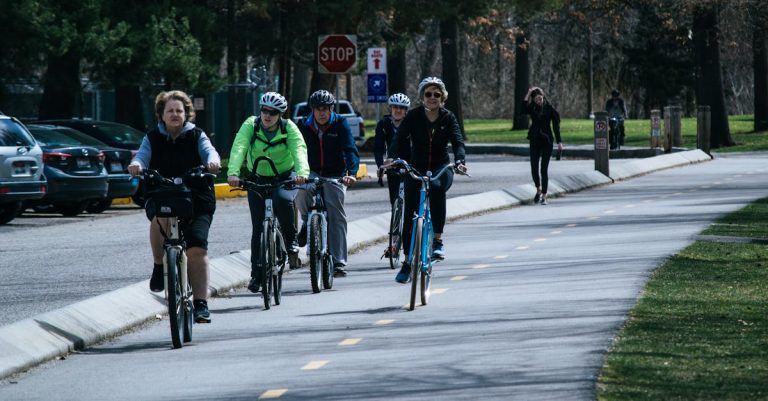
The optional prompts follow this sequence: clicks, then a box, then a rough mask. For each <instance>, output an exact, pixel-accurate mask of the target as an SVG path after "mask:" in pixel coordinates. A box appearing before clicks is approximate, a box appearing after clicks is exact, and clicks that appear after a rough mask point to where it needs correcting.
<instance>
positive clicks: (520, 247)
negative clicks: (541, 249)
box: [515, 245, 530, 251]
mask: <svg viewBox="0 0 768 401" xmlns="http://www.w3.org/2000/svg"><path fill="white" fill-rule="evenodd" d="M528 248H530V247H529V246H528V245H522V246H518V247H517V248H515V249H517V250H518V251H524V250H526V249H528Z"/></svg>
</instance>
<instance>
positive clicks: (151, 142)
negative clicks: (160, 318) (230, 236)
mask: <svg viewBox="0 0 768 401" xmlns="http://www.w3.org/2000/svg"><path fill="white" fill-rule="evenodd" d="M155 113H156V114H157V118H158V120H159V121H158V123H157V127H155V128H154V129H153V130H151V131H149V132H148V133H147V135H146V136H145V137H144V140H143V141H142V143H141V147H140V148H139V150H138V152H137V153H136V156H134V158H133V160H132V161H131V164H130V165H129V166H128V172H129V173H131V175H133V176H136V175H139V174H141V172H142V170H143V169H144V168H151V169H153V170H157V171H158V172H159V173H160V174H161V175H162V176H164V177H183V176H184V174H185V173H186V172H187V171H189V170H190V169H192V168H194V167H197V166H200V165H204V166H206V168H207V170H208V172H210V173H214V174H215V173H218V172H219V168H220V167H221V159H220V157H219V154H218V152H216V149H215V148H214V147H213V145H212V144H211V141H210V139H208V137H207V136H206V135H205V132H203V130H202V129H200V128H198V127H197V126H195V124H194V123H192V121H194V119H195V110H194V108H193V107H192V100H191V99H190V98H189V96H187V94H185V93H184V92H181V91H170V92H161V93H160V94H159V95H157V98H156V99H155ZM184 183H185V184H186V185H187V186H188V187H189V189H190V190H191V191H192V199H193V203H194V216H193V217H192V219H191V220H188V221H181V222H180V224H179V227H180V229H181V230H182V232H183V234H184V239H185V241H186V243H187V258H188V260H187V268H188V271H189V281H190V284H191V286H192V294H193V296H194V305H195V311H194V317H195V322H197V323H210V322H211V317H210V312H209V311H208V301H207V299H208V231H209V229H210V227H211V221H212V220H213V213H214V211H215V210H216V196H215V194H214V191H213V182H212V181H211V180H210V179H205V178H200V179H194V178H189V179H186V180H185V181H184ZM150 217H151V218H152V222H151V224H150V231H149V242H150V245H151V246H152V257H153V259H154V262H155V264H154V268H153V270H152V278H150V280H149V288H150V290H152V291H153V292H160V291H163V285H164V283H163V236H162V233H161V232H160V228H161V227H160V226H161V225H163V226H164V227H163V230H166V231H167V230H168V228H167V224H168V222H167V219H163V218H158V217H154V216H150Z"/></svg>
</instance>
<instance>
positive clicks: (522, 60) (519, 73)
mask: <svg viewBox="0 0 768 401" xmlns="http://www.w3.org/2000/svg"><path fill="white" fill-rule="evenodd" d="M529 44H530V42H529V41H528V34H527V33H526V31H525V30H523V33H521V34H520V35H517V37H516V38H515V97H514V102H515V104H514V110H515V115H514V117H513V119H512V129H513V130H521V129H528V124H529V122H528V115H527V114H523V107H522V104H523V99H524V98H525V95H526V94H527V93H528V88H529V87H530V86H531V63H530V60H529V58H528V46H529Z"/></svg>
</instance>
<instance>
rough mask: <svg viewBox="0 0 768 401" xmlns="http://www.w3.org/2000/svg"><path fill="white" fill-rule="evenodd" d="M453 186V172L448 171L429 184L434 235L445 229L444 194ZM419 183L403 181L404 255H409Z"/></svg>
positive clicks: (417, 208) (408, 179) (410, 180)
mask: <svg viewBox="0 0 768 401" xmlns="http://www.w3.org/2000/svg"><path fill="white" fill-rule="evenodd" d="M451 185H453V170H452V169H449V170H448V171H446V172H445V173H443V175H442V176H440V179H439V180H437V181H435V180H432V181H431V182H430V183H429V213H430V216H431V217H432V228H433V229H434V231H435V233H437V234H442V233H443V228H445V214H446V209H445V199H446V196H445V193H446V192H448V190H449V189H450V188H451ZM420 191H421V182H420V181H415V180H413V179H411V178H410V177H409V178H407V179H406V180H405V214H404V216H403V219H404V221H403V249H404V250H405V254H406V255H410V254H411V253H410V250H411V249H410V248H411V226H412V225H413V216H414V215H415V214H416V213H417V212H418V211H419V192H420Z"/></svg>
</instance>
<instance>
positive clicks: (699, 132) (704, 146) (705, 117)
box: [696, 106, 712, 156]
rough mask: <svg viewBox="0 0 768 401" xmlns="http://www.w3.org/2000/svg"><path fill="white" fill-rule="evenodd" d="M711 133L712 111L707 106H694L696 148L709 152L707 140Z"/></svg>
mask: <svg viewBox="0 0 768 401" xmlns="http://www.w3.org/2000/svg"><path fill="white" fill-rule="evenodd" d="M711 133H712V113H711V112H710V108H709V106H698V107H696V148H697V149H701V150H703V151H704V152H705V153H706V154H708V155H710V156H711V154H710V153H709V140H710V135H711Z"/></svg>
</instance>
